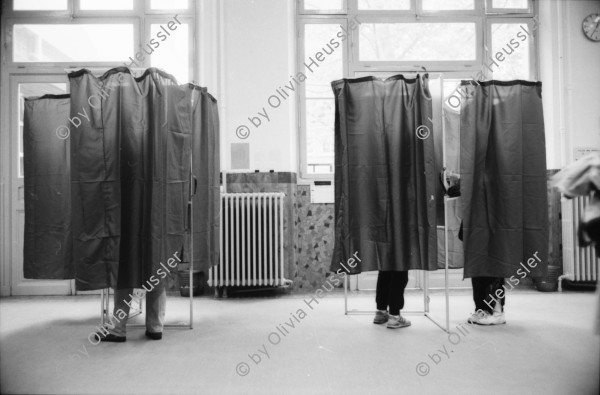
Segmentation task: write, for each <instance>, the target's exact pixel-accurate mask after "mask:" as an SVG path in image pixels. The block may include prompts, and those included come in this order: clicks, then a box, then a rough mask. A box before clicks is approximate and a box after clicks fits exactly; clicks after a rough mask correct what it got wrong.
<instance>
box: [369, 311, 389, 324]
mask: <svg viewBox="0 0 600 395" xmlns="http://www.w3.org/2000/svg"><path fill="white" fill-rule="evenodd" d="M388 318H389V314H388V312H387V310H377V311H376V312H375V318H374V319H373V323H374V324H377V325H380V324H385V323H386V322H388Z"/></svg>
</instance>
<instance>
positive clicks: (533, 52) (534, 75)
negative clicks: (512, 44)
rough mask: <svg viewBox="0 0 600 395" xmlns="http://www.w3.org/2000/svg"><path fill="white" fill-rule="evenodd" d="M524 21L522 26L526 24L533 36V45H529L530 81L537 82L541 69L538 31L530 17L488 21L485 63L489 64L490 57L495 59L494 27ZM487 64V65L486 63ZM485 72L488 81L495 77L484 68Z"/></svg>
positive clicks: (495, 18)
mask: <svg viewBox="0 0 600 395" xmlns="http://www.w3.org/2000/svg"><path fill="white" fill-rule="evenodd" d="M519 20H522V21H523V22H520V23H522V24H526V25H527V28H528V29H529V31H530V32H531V35H532V37H533V38H532V40H533V43H531V44H530V45H529V76H530V78H529V79H530V80H537V79H538V78H539V67H538V59H537V47H538V44H537V43H538V41H539V40H538V30H537V29H536V30H533V25H534V23H535V21H533V20H530V18H529V17H518V18H515V17H509V18H506V17H494V18H488V19H487V21H486V27H485V29H486V36H487V39H486V48H487V49H486V51H485V52H486V57H485V61H486V62H489V59H490V57H493V56H494V55H495V53H492V25H493V24H496V23H507V24H509V23H517V21H519ZM486 64H487V63H486ZM484 70H485V72H486V73H485V76H486V78H487V79H491V78H492V77H493V76H492V75H491V73H490V72H489V71H488V70H487V68H486V67H484Z"/></svg>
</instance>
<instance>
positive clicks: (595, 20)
mask: <svg viewBox="0 0 600 395" xmlns="http://www.w3.org/2000/svg"><path fill="white" fill-rule="evenodd" d="M582 28H583V33H584V34H585V36H586V37H587V38H589V39H590V40H592V41H600V14H590V15H588V16H586V17H585V19H584V20H583V23H582Z"/></svg>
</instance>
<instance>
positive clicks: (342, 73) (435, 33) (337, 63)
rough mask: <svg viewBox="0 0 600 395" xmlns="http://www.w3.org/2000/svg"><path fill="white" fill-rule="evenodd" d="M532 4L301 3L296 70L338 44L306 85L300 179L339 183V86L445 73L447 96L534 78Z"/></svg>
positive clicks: (460, 0)
mask: <svg viewBox="0 0 600 395" xmlns="http://www.w3.org/2000/svg"><path fill="white" fill-rule="evenodd" d="M532 1H533V0H485V1H484V0H324V1H316V0H298V2H299V6H298V29H299V38H300V42H299V44H298V71H299V72H306V67H307V66H306V63H307V60H308V59H309V57H310V56H311V55H313V54H314V53H315V51H319V49H320V48H322V47H323V46H324V45H326V43H327V40H328V39H329V38H335V40H336V42H338V43H339V48H337V49H336V50H335V51H334V53H333V54H331V55H327V56H326V57H325V58H324V60H323V61H322V62H319V63H318V70H314V69H316V68H315V67H313V70H314V73H313V72H310V73H308V74H307V79H306V81H305V82H304V83H303V84H300V89H299V97H300V100H299V120H300V122H299V129H300V130H299V136H300V176H301V177H302V178H309V179H310V178H313V179H314V178H324V179H331V178H332V177H333V172H334V123H335V119H334V116H335V102H334V98H333V96H332V90H331V82H332V81H334V80H337V79H341V78H356V77H359V76H365V75H388V74H397V73H408V74H414V73H415V72H422V71H423V69H424V68H425V69H426V70H427V71H428V72H432V73H433V72H440V73H444V75H445V77H444V81H443V86H444V92H445V93H444V95H446V96H448V95H449V92H448V90H449V89H450V86H453V87H456V86H457V84H458V83H459V81H460V78H462V76H465V77H464V79H480V80H481V79H492V78H494V79H502V80H507V79H527V80H533V79H535V78H536V77H537V62H536V56H535V53H536V51H535V45H536V40H535V30H536V20H537V19H536V18H535V17H534V14H533V5H532ZM338 34H339V35H338ZM341 37H343V38H344V39H343V40H342V39H341ZM517 44H518V45H517ZM313 58H314V57H313ZM459 75H460V76H461V77H459V78H458V79H457V76H459ZM446 79H448V80H447V81H446ZM450 92H451V91H450Z"/></svg>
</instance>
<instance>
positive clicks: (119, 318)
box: [96, 288, 133, 342]
mask: <svg viewBox="0 0 600 395" xmlns="http://www.w3.org/2000/svg"><path fill="white" fill-rule="evenodd" d="M132 293H133V288H125V289H115V293H114V295H113V301H114V309H113V315H112V317H110V318H109V319H110V323H111V324H112V325H113V327H112V328H110V327H109V326H108V325H107V326H106V328H103V329H102V330H101V331H99V332H97V333H96V340H97V341H99V342H100V341H103V342H124V341H125V340H126V339H127V337H126V334H127V319H128V318H129V304H131V297H130V295H131V294H132Z"/></svg>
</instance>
